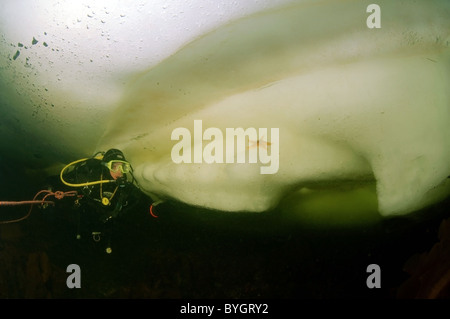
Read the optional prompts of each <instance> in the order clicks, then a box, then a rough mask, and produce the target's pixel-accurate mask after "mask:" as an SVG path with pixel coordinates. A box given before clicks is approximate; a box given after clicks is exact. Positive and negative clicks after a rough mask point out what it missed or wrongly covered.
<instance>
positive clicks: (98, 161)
mask: <svg viewBox="0 0 450 319" xmlns="http://www.w3.org/2000/svg"><path fill="white" fill-rule="evenodd" d="M60 179H61V182H63V183H64V184H65V185H66V186H70V187H76V188H79V196H78V199H77V200H76V201H75V208H76V209H77V211H78V212H79V213H80V216H79V219H78V233H77V239H80V238H81V234H80V228H81V227H80V223H81V222H85V223H86V221H87V223H88V225H87V226H88V227H89V228H91V229H92V232H91V236H92V239H93V240H94V241H95V242H99V241H100V240H101V239H103V238H104V237H106V238H107V242H108V243H107V247H106V252H107V253H111V251H112V249H111V247H110V242H111V232H112V223H113V221H114V219H115V218H117V217H118V216H120V215H121V213H122V212H123V210H124V208H125V207H127V208H130V206H132V205H131V204H132V203H136V202H137V200H138V199H139V196H140V195H142V193H141V192H140V190H139V186H138V185H137V182H136V180H135V178H134V176H133V168H132V166H131V164H130V163H129V162H128V161H127V160H126V159H125V156H124V154H123V153H122V152H121V151H120V150H118V149H110V150H108V151H107V152H105V153H103V152H98V153H96V154H95V155H94V156H93V157H91V158H84V159H80V160H77V161H74V162H72V163H70V164H68V165H67V166H65V167H64V168H63V169H62V170H61V173H60ZM81 214H82V215H83V216H81Z"/></svg>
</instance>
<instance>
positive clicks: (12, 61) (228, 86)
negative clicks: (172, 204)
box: [0, 0, 450, 215]
mask: <svg viewBox="0 0 450 319" xmlns="http://www.w3.org/2000/svg"><path fill="white" fill-rule="evenodd" d="M376 3H377V4H379V6H380V8H381V25H382V27H381V28H380V29H369V28H368V27H367V24H366V19H367V17H368V15H369V13H367V12H366V8H367V6H368V5H369V4H371V2H370V1H359V0H358V1H356V0H354V1H314V2H311V1H272V0H270V1H269V0H267V1H245V2H241V1H240V2H232V1H95V2H94V1H92V2H91V1H86V2H74V1H2V2H1V3H0V15H1V16H0V31H1V33H0V34H1V39H0V41H1V52H0V70H1V79H0V94H1V95H0V96H1V109H2V118H1V119H0V133H1V134H2V137H3V139H2V142H1V143H2V144H1V145H2V151H3V152H4V154H14V155H13V156H14V157H15V158H17V159H19V160H21V161H22V162H23V165H25V166H27V167H29V168H30V169H39V170H46V171H48V172H53V171H52V169H51V168H52V167H56V168H60V166H61V164H62V163H67V162H68V161H71V160H74V159H78V158H81V157H85V156H89V155H92V154H93V153H95V151H97V150H106V149H107V148H111V147H116V148H120V149H122V150H123V151H124V153H125V155H126V156H127V158H128V159H129V160H130V162H131V163H132V165H133V166H134V168H135V171H136V177H137V178H138V180H139V182H140V184H141V186H142V187H143V190H144V191H145V192H146V193H147V194H149V195H151V196H152V197H154V198H162V199H164V198H174V199H177V200H181V201H183V202H186V203H188V204H192V205H198V206H203V207H207V208H211V209H218V210H228V211H257V212H261V211H265V210H268V209H272V208H273V207H275V206H276V205H278V204H279V203H280V202H282V201H283V200H284V199H288V203H289V205H288V207H289V208H287V209H292V210H293V211H296V212H298V213H302V212H304V211H309V212H316V211H320V210H330V207H331V210H333V209H336V207H343V208H342V209H343V210H346V209H354V210H355V209H356V210H357V211H358V213H361V214H362V213H363V212H364V211H371V212H372V211H374V210H375V211H377V212H378V213H380V214H381V215H393V214H405V213H410V212H412V211H414V210H417V209H420V208H422V207H424V206H426V205H428V204H430V203H433V202H436V201H439V200H441V199H442V198H444V197H445V196H447V195H448V193H449V189H450V187H449V184H450V183H449V181H448V180H449V179H448V178H447V177H448V176H449V175H450V125H448V124H449V123H450V93H449V92H450V90H449V89H448V88H449V85H450V72H449V71H450V34H449V30H450V21H449V19H448V17H449V16H450V3H449V2H448V1H416V2H414V3H412V2H410V1H377V2H376ZM195 120H202V122H203V128H202V130H201V131H202V132H201V133H203V131H204V130H206V129H207V128H210V127H213V128H216V129H217V130H216V131H215V132H216V133H217V132H219V131H220V132H226V129H227V128H238V127H242V128H244V129H245V128H278V129H279V140H278V141H275V140H270V136H258V137H257V141H256V142H257V143H256V144H254V146H255V145H256V148H258V149H262V148H265V149H266V150H267V148H269V149H270V146H271V144H273V143H279V145H277V146H278V149H279V170H278V171H277V172H276V173H275V174H266V175H264V174H260V170H259V168H260V166H261V165H254V164H252V163H248V162H247V163H204V162H202V163H175V162H174V161H173V158H172V157H171V152H172V148H173V146H174V145H175V144H176V141H175V140H173V139H172V138H171V134H172V132H173V131H174V130H175V129H176V128H180V127H183V128H187V129H188V130H190V131H191V132H194V130H195V129H194V121H195ZM215 137H216V138H217V135H215ZM262 138H264V139H265V140H266V141H267V143H268V144H267V143H266V144H265V146H264V145H263V144H262V143H261V141H262ZM192 139H193V140H192V141H193V144H192V152H193V153H194V151H195V149H196V148H198V147H199V143H198V142H199V140H195V138H194V137H192ZM195 142H197V145H195ZM208 142H211V140H206V141H205V140H203V141H202V143H203V144H202V145H203V147H204V146H205V145H206V144H208ZM250 142H251V141H249V143H250ZM253 143H255V141H253ZM274 146H275V145H274ZM274 146H273V147H274ZM267 151H269V150H267ZM343 203H345V204H343ZM327 205H328V206H327ZM338 210H339V209H338Z"/></svg>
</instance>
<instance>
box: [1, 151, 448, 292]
mask: <svg viewBox="0 0 450 319" xmlns="http://www.w3.org/2000/svg"><path fill="white" fill-rule="evenodd" d="M3 164H4V165H3V169H4V171H3V172H2V180H3V181H2V189H1V191H2V196H1V200H4V201H10V200H11V201H12V200H30V199H32V198H33V196H34V195H35V194H36V193H37V192H38V191H39V190H41V189H42V188H43V187H44V185H41V184H40V183H41V181H39V180H32V179H29V178H28V177H27V176H25V175H21V174H20V170H19V169H18V168H17V167H15V165H14V164H12V163H9V162H6V161H5V160H3ZM5 164H6V165H5ZM150 204H151V200H150V199H149V198H147V197H145V196H143V197H142V198H141V199H140V200H139V201H138V202H136V203H135V206H133V208H132V209H130V210H128V211H126V213H125V214H124V215H122V216H120V217H119V218H118V219H116V220H115V222H114V225H113V227H112V228H111V247H112V253H111V254H107V253H106V252H105V248H106V247H107V246H108V241H107V239H106V238H101V240H100V241H98V242H95V241H94V240H93V238H92V236H91V235H90V231H91V230H90V229H89V227H90V226H89V224H87V223H85V220H86V219H89V218H88V217H85V218H84V220H83V216H82V221H81V223H80V228H79V230H80V234H81V235H82V236H81V238H80V239H77V238H76V234H77V233H78V232H77V225H78V214H77V212H76V210H75V209H74V208H73V199H70V198H63V199H61V200H58V201H55V206H54V207H53V206H48V207H47V208H45V209H42V208H40V207H39V206H34V208H33V210H32V213H31V215H30V217H29V218H27V219H25V220H23V221H21V222H17V223H10V224H2V225H0V236H1V242H0V259H1V261H2V262H1V264H0V298H14V299H22V298H33V299H34V298H39V299H41V298H58V299H59V298H64V299H66V298H70V299H72V298H77V299H80V298H95V299H98V298H102V299H103V298H108V299H113V298H133V299H141V298H154V299H160V298H170V299H179V298H182V299H219V298H226V299H259V298H261V299H302V298H308V299H328V298H336V299H341V298H363V299H372V298H383V299H398V298H416V297H417V298H448V297H450V284H449V282H450V248H449V247H450V245H449V242H450V223H449V221H450V219H449V217H450V209H449V208H450V201H449V200H446V201H444V202H442V203H440V204H438V205H434V206H432V207H430V208H428V209H427V210H425V211H423V212H418V213H416V214H413V215H412V216H409V217H402V218H400V217H398V218H391V219H386V220H384V221H382V222H379V223H374V224H371V225H368V226H365V227H354V228H348V227H347V228H346V227H325V226H323V227H320V226H311V225H305V224H302V223H300V222H297V223H292V222H288V219H287V218H284V216H283V214H282V213H280V212H279V211H277V210H276V209H275V210H274V211H272V212H267V213H264V214H232V213H231V214H230V213H222V212H211V211H205V210H204V209H200V208H195V207H190V206H187V205H184V204H181V203H177V202H166V203H163V204H161V205H159V206H157V207H156V208H155V214H157V215H158V217H157V218H155V217H152V216H151V215H150V214H149V206H150ZM28 210H29V206H28V205H22V206H14V207H5V206H1V207H0V217H1V220H8V219H11V218H17V217H20V216H24V215H26V214H27V212H28ZM445 220H447V222H446V223H445V222H444V221H445ZM439 227H441V228H439ZM439 229H440V230H439ZM407 261H408V263H407ZM71 264H77V265H79V266H80V270H81V276H80V282H81V288H72V289H70V288H68V287H67V284H66V279H67V278H68V276H69V275H70V274H71V273H68V272H66V269H67V266H68V265H71ZM370 264H377V265H379V266H380V269H381V288H379V289H377V288H373V289H369V288H368V287H367V285H366V280H367V278H368V277H369V275H370V274H371V273H368V272H367V266H368V265H370Z"/></svg>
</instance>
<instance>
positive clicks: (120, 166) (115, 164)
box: [104, 160, 131, 174]
mask: <svg viewBox="0 0 450 319" xmlns="http://www.w3.org/2000/svg"><path fill="white" fill-rule="evenodd" d="M104 165H105V166H106V167H108V169H109V170H110V171H111V172H114V173H118V172H119V171H121V172H122V173H123V174H126V173H128V172H129V171H130V170H131V165H130V163H128V162H126V161H120V160H112V161H109V162H108V163H105V164H104Z"/></svg>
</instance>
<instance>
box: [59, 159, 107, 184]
mask: <svg viewBox="0 0 450 319" xmlns="http://www.w3.org/2000/svg"><path fill="white" fill-rule="evenodd" d="M94 158H95V159H99V160H100V159H101V158H102V157H94ZM88 159H90V158H82V159H79V160H76V161H73V162H72V163H69V164H67V165H66V166H64V168H63V169H62V170H61V173H60V174H59V177H60V179H61V182H63V183H64V184H66V185H67V186H70V187H83V186H90V185H96V184H103V183H111V182H115V180H100V181H94V182H86V183H81V184H72V183H69V182H66V181H65V180H64V178H63V174H64V171H65V170H66V169H67V168H68V167H70V166H72V165H74V164H77V163H80V162H83V161H87V160H88Z"/></svg>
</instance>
